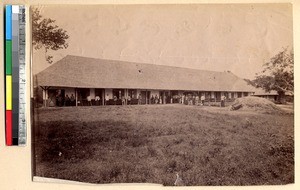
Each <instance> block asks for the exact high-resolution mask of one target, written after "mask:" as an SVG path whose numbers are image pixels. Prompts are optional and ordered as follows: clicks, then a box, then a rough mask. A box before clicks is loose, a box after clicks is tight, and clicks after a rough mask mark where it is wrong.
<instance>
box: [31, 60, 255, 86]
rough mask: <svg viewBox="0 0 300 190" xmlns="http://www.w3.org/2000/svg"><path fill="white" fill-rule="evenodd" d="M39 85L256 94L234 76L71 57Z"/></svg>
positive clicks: (45, 73)
mask: <svg viewBox="0 0 300 190" xmlns="http://www.w3.org/2000/svg"><path fill="white" fill-rule="evenodd" d="M35 82H36V83H35V84H37V85H38V86H52V87H75V88H127V89H149V90H150V89H159V90H191V91H194V90H195V91H228V92H230V91H234V92H254V90H253V87H252V86H250V85H248V84H247V82H246V81H245V80H243V79H241V78H239V77H237V76H236V75H234V74H233V73H231V72H229V71H226V72H216V71H205V70H197V69H188V68H180V67H171V66H163V65H154V64H144V63H133V62H126V61H116V60H105V59H95V58H88V57H80V56H72V55H68V56H66V57H64V58H63V59H61V60H59V61H58V62H56V63H54V64H53V65H51V66H49V67H48V68H46V69H45V70H43V71H41V72H40V73H38V74H37V75H36V81H35Z"/></svg>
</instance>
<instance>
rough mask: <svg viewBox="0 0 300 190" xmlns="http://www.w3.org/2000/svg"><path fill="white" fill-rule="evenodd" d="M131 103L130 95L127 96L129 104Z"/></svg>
mask: <svg viewBox="0 0 300 190" xmlns="http://www.w3.org/2000/svg"><path fill="white" fill-rule="evenodd" d="M130 104H131V97H130V95H128V96H127V105H130Z"/></svg>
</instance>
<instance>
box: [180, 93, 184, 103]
mask: <svg viewBox="0 0 300 190" xmlns="http://www.w3.org/2000/svg"><path fill="white" fill-rule="evenodd" d="M184 98H185V96H184V94H183V95H182V96H181V103H182V104H184Z"/></svg>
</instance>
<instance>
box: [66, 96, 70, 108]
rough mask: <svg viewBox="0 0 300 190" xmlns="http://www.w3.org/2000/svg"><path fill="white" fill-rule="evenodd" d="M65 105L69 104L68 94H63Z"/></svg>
mask: <svg viewBox="0 0 300 190" xmlns="http://www.w3.org/2000/svg"><path fill="white" fill-rule="evenodd" d="M65 106H70V98H69V95H68V94H66V96H65Z"/></svg>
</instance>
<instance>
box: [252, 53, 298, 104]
mask: <svg viewBox="0 0 300 190" xmlns="http://www.w3.org/2000/svg"><path fill="white" fill-rule="evenodd" d="M253 82H254V83H255V84H256V86H257V87H261V88H263V89H265V90H266V91H268V92H269V91H271V90H275V91H277V92H278V94H279V98H280V99H282V100H283V101H284V95H285V94H291V95H293V94H294V53H293V51H292V50H291V51H289V50H288V49H287V48H285V49H284V50H283V51H281V52H279V53H278V54H276V55H275V56H274V57H272V58H271V60H270V61H269V62H267V63H265V64H264V68H263V70H262V72H261V73H258V74H257V76H256V78H255V80H253Z"/></svg>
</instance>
